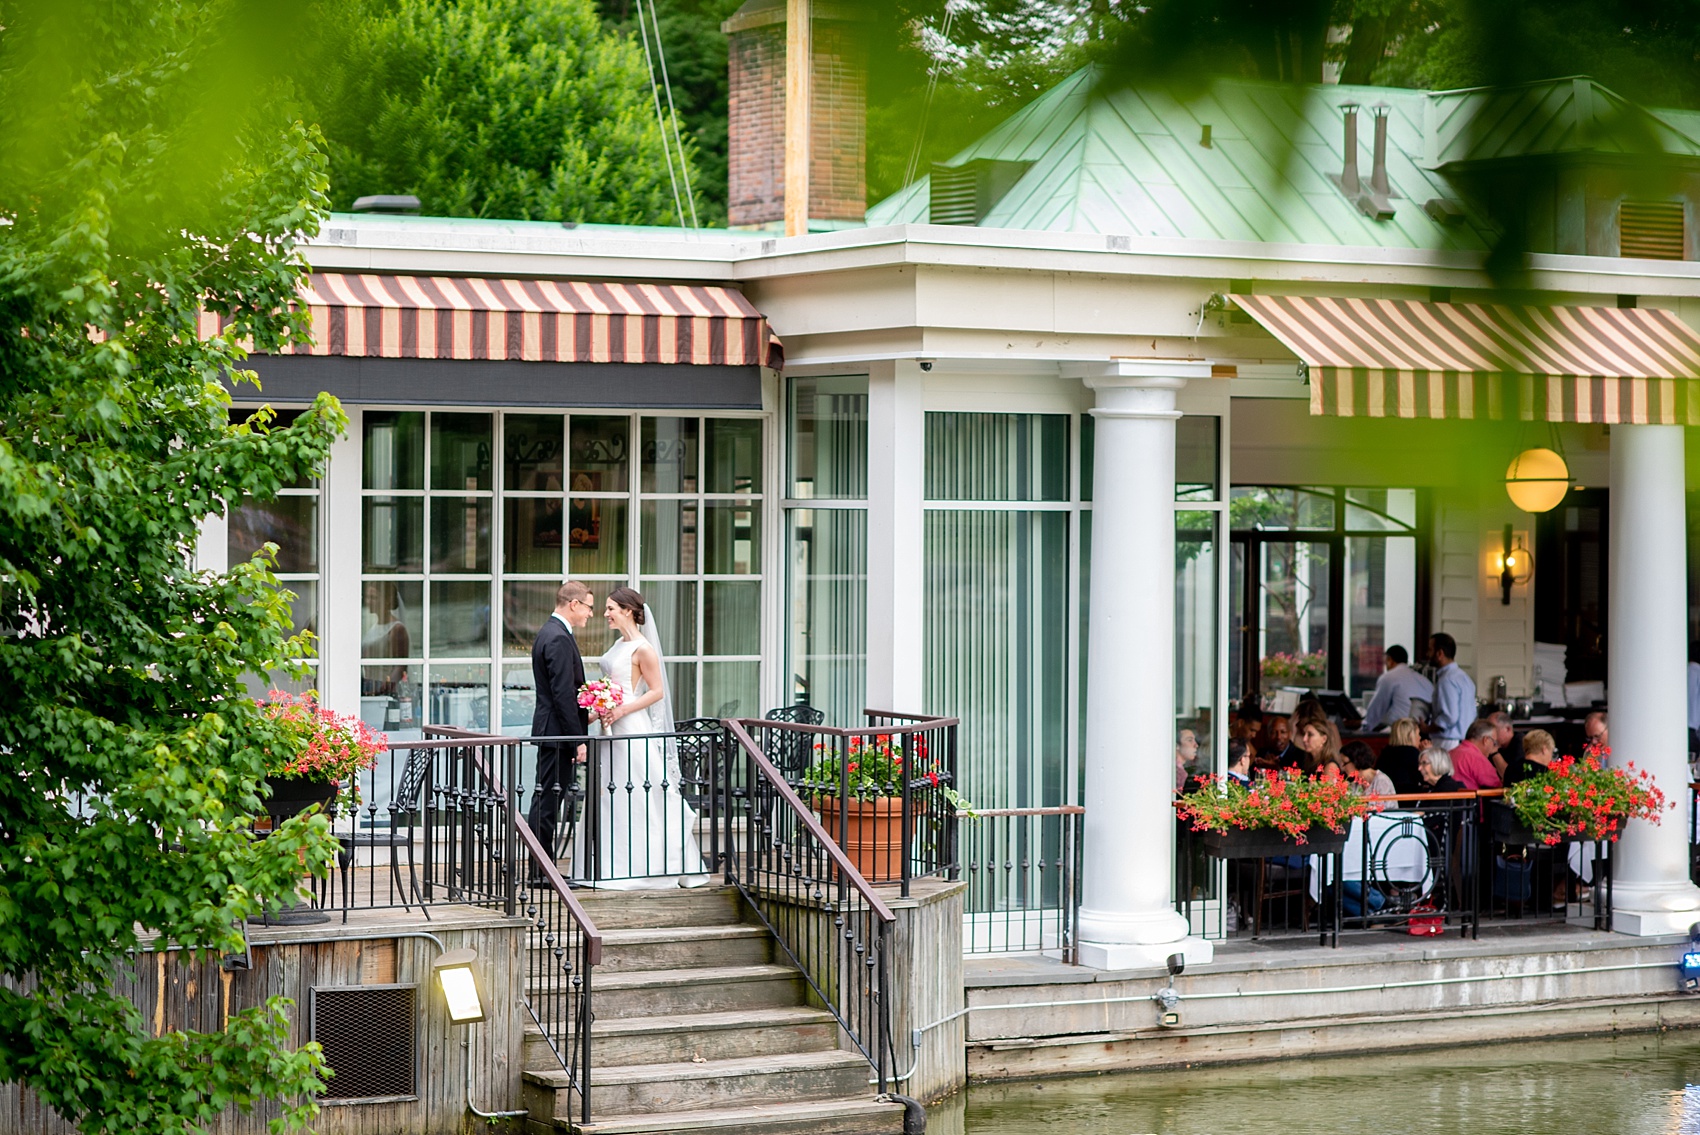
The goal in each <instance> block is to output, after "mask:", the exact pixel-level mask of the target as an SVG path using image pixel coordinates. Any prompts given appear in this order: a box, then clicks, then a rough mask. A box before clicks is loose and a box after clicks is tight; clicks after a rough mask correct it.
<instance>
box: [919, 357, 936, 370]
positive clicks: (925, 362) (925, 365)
mask: <svg viewBox="0 0 1700 1135" xmlns="http://www.w3.org/2000/svg"><path fill="white" fill-rule="evenodd" d="M921 369H922V370H932V369H933V360H931V359H922V360H921Z"/></svg>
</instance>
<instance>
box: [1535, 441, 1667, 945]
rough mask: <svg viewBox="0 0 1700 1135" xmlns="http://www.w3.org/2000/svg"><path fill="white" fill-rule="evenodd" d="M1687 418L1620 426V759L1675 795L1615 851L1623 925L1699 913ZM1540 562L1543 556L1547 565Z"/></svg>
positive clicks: (1663, 924)
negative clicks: (1691, 736)
mask: <svg viewBox="0 0 1700 1135" xmlns="http://www.w3.org/2000/svg"><path fill="white" fill-rule="evenodd" d="M1682 444H1683V442H1682V427H1681V426H1626V425H1616V426H1613V427H1612V429H1611V561H1610V562H1611V595H1610V600H1609V602H1610V616H1609V622H1610V626H1611V632H1610V634H1611V638H1610V642H1609V643H1608V651H1607V653H1608V657H1609V658H1610V664H1609V665H1610V672H1609V674H1608V677H1609V679H1610V681H1609V683H1608V688H1607V693H1608V696H1609V697H1610V699H1611V722H1610V726H1611V750H1612V756H1611V760H1612V763H1613V764H1614V765H1624V764H1626V763H1628V762H1629V761H1634V762H1635V767H1636V768H1644V769H1646V770H1647V771H1648V772H1650V773H1652V774H1653V778H1654V780H1655V781H1657V783H1658V786H1659V788H1661V789H1662V790H1663V791H1664V793H1665V795H1666V797H1667V798H1668V799H1669V800H1670V801H1671V802H1672V803H1673V804H1675V805H1676V806H1675V807H1674V808H1671V809H1670V810H1669V811H1667V812H1666V813H1665V814H1664V818H1663V821H1662V822H1661V823H1659V824H1657V825H1655V824H1651V823H1648V822H1647V821H1645V820H1635V821H1633V822H1631V823H1630V825H1629V827H1628V828H1627V829H1626V830H1625V831H1624V833H1623V837H1622V839H1621V840H1620V841H1619V843H1618V846H1617V849H1616V856H1615V858H1614V860H1613V865H1612V867H1613V876H1614V884H1613V891H1612V901H1613V905H1614V908H1615V919H1614V926H1615V928H1616V929H1617V930H1619V931H1621V932H1623V933H1625V934H1642V935H1645V934H1669V933H1680V932H1686V931H1687V930H1688V927H1689V925H1690V924H1691V923H1694V922H1697V921H1700V889H1697V888H1696V887H1695V886H1694V884H1692V883H1691V882H1689V880H1688V822H1687V819H1688V812H1687V806H1686V805H1687V797H1688V788H1687V785H1688V679H1687V674H1688V648H1687V642H1686V641H1685V640H1686V637H1687V636H1686V630H1687V626H1688V560H1687V555H1688V550H1687V545H1686V537H1685V533H1686V524H1685V521H1686V516H1685V502H1684V500H1683V454H1682ZM1536 569H1537V570H1539V565H1538V564H1537V565H1536Z"/></svg>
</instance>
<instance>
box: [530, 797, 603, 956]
mask: <svg viewBox="0 0 1700 1135" xmlns="http://www.w3.org/2000/svg"><path fill="white" fill-rule="evenodd" d="M514 829H515V830H516V831H518V832H519V838H520V839H521V841H523V842H524V844H525V846H526V848H527V849H528V850H529V851H530V852H531V858H532V859H533V860H534V861H535V862H536V864H537V866H539V867H541V868H542V869H543V878H544V879H545V880H547V882H548V883H549V887H550V889H551V890H553V891H554V892H555V896H556V897H557V898H559V899H560V900H561V903H562V905H564V906H565V907H566V908H567V910H568V911H569V912H570V913H571V914H572V917H573V921H574V922H575V923H577V924H578V928H579V930H580V931H581V932H582V933H583V934H584V940H585V945H586V948H587V951H588V956H589V959H590V964H591V965H597V964H598V963H600V962H601V961H602V932H601V931H600V930H598V929H597V928H596V923H595V922H593V921H591V918H590V915H588V914H586V913H585V910H584V907H583V906H581V905H579V901H578V899H577V898H575V897H574V896H573V892H572V889H571V888H570V887H568V886H567V881H566V880H565V879H563V878H561V872H560V871H559V870H557V869H556V867H555V861H554V860H553V859H551V858H550V857H549V853H548V852H547V851H545V850H543V841H542V840H540V839H538V838H537V833H536V832H534V831H532V830H531V825H530V824H528V823H526V822H525V817H524V816H521V815H519V814H517V813H515V815H514Z"/></svg>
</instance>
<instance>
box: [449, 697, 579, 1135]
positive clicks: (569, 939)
mask: <svg viewBox="0 0 1700 1135" xmlns="http://www.w3.org/2000/svg"><path fill="white" fill-rule="evenodd" d="M428 732H431V733H435V734H437V735H439V736H446V737H453V738H455V739H457V740H459V741H461V742H463V743H466V744H468V745H469V746H470V747H472V748H473V750H474V755H473V758H472V763H473V764H474V766H475V767H476V769H477V770H478V771H479V772H480V773H481V774H482V775H483V776H484V777H485V782H486V783H487V784H488V785H489V787H490V788H491V789H492V790H493V791H494V792H495V793H496V794H498V795H500V796H501V797H502V798H503V800H504V801H505V810H506V812H507V815H508V817H509V818H510V824H509V827H510V829H511V831H512V833H513V837H514V841H513V849H512V851H511V852H510V853H509V854H508V855H507V856H506V858H505V862H506V863H509V864H512V865H513V868H514V870H512V871H510V872H508V875H509V877H510V878H511V879H512V881H513V882H514V884H515V885H516V888H523V893H524V896H525V897H524V901H523V903H522V904H521V905H522V906H523V908H524V914H525V918H526V921H527V922H529V923H530V926H529V928H528V929H527V932H526V964H525V988H524V991H523V993H524V1003H525V1008H526V1012H527V1013H528V1014H529V1015H530V1017H531V1019H532V1021H533V1022H534V1023H535V1024H536V1025H537V1027H538V1030H539V1031H540V1032H541V1033H542V1034H543V1038H544V1041H545V1042H546V1043H547V1044H548V1045H549V1049H550V1051H552V1052H553V1053H554V1054H555V1058H556V1059H557V1060H558V1061H560V1064H561V1068H562V1069H563V1070H564V1071H565V1072H566V1073H567V1077H568V1081H569V1083H570V1085H571V1087H572V1090H573V1091H574V1092H575V1093H576V1094H577V1096H578V1104H579V1122H580V1123H581V1124H588V1123H589V1122H590V1094H591V1093H590V1069H591V1042H590V1038H591V1032H590V1026H591V1022H592V1021H594V1020H595V1013H594V1012H593V1009H592V1000H591V978H592V975H593V974H594V972H595V967H596V966H597V964H598V963H600V962H601V960H602V935H601V932H600V931H598V930H597V928H596V923H595V922H593V921H592V920H591V918H590V916H589V915H588V914H587V913H586V912H585V909H584V907H583V906H582V905H580V903H579V901H578V899H577V898H575V897H574V896H573V893H572V891H571V890H570V889H569V888H568V886H567V883H566V880H564V879H563V878H562V877H561V873H560V871H559V869H558V868H557V867H556V866H555V856H554V853H553V852H552V851H550V850H548V849H545V848H544V846H543V842H542V841H541V840H540V839H539V838H538V837H537V835H536V833H535V832H533V831H532V830H531V825H530V824H528V823H527V822H526V820H525V818H524V816H522V815H521V814H520V802H521V793H520V788H519V752H520V742H519V741H517V740H513V739H508V738H503V739H500V740H498V739H496V738H490V737H484V736H480V735H476V734H469V733H467V732H466V731H464V730H461V729H456V728H453V727H447V726H440V727H431V728H430V729H428ZM480 745H483V746H494V747H499V748H500V749H501V751H502V753H503V755H504V757H505V760H504V762H503V764H502V766H501V768H502V770H503V772H502V773H501V774H500V775H496V774H494V772H493V769H494V767H495V766H494V765H493V764H492V763H491V762H489V761H488V760H487V759H485V758H484V757H483V756H481V755H480V754H479V752H478V746H480ZM509 913H513V910H512V908H511V907H510V909H509Z"/></svg>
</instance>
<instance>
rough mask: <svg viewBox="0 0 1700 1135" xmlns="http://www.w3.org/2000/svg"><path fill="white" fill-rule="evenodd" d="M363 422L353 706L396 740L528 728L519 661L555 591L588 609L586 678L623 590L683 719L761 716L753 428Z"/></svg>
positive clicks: (758, 485)
mask: <svg viewBox="0 0 1700 1135" xmlns="http://www.w3.org/2000/svg"><path fill="white" fill-rule="evenodd" d="M364 417H365V425H364V435H365V463H366V465H365V481H364V487H363V490H362V494H363V497H364V501H363V504H364V514H365V515H364V528H363V556H364V563H363V580H364V583H365V595H366V617H365V626H364V628H363V639H362V654H363V656H364V661H365V667H364V670H363V679H362V694H363V695H364V696H366V697H370V698H382V699H385V715H386V716H385V720H386V724H387V725H388V726H389V727H390V728H391V729H400V730H404V731H405V730H410V729H418V728H420V727H421V726H422V725H423V724H424V723H425V722H427V721H429V722H430V723H432V724H448V725H459V726H463V727H466V728H476V729H489V728H493V727H494V728H501V729H503V730H506V731H509V732H513V731H519V732H524V731H525V730H527V729H529V727H530V725H531V716H532V710H533V708H534V707H535V692H534V689H533V680H532V673H531V646H532V642H533V641H534V639H535V638H536V635H537V630H538V628H539V627H541V626H542V625H543V622H544V621H545V620H546V619H548V618H549V616H550V613H551V612H552V611H553V610H554V602H555V593H556V591H557V589H558V588H559V587H560V585H561V583H562V581H563V580H565V579H577V580H580V581H582V582H584V583H586V584H588V585H589V586H590V588H591V590H592V591H593V593H594V594H595V596H596V602H597V611H596V613H595V614H594V615H593V616H592V617H591V619H590V622H589V624H588V625H587V626H585V627H584V628H582V629H581V630H580V631H579V633H578V641H579V648H580V650H581V651H582V653H583V654H584V657H585V660H586V663H587V672H588V673H589V674H590V675H591V676H595V674H596V660H597V658H599V657H600V656H601V655H602V654H603V653H604V652H605V651H606V650H607V649H608V648H609V647H610V646H611V645H612V644H613V637H612V632H610V630H609V629H608V626H607V623H606V621H605V620H604V618H603V616H602V613H601V605H602V602H603V601H604V600H605V599H606V597H607V595H608V593H609V592H610V591H612V590H613V589H614V588H616V587H620V586H631V587H635V588H637V589H638V590H639V591H641V592H642V593H643V595H644V598H645V599H646V600H647V601H648V603H649V605H650V608H651V610H652V611H653V612H654V615H655V618H656V625H657V628H658V629H659V631H660V633H661V638H662V648H663V650H664V651H665V653H666V656H667V662H668V679H669V682H670V684H671V687H672V688H671V693H672V698H673V706H674V711H675V713H676V714H677V715H678V716H679V717H680V718H684V717H692V716H696V715H697V714H698V712H699V711H701V712H711V713H712V712H724V713H726V714H737V713H759V712H760V705H759V701H760V677H761V675H760V661H761V626H762V602H761V586H762V558H761V557H762V547H761V536H762V517H761V508H762V493H761V489H762V475H763V445H764V438H763V423H762V421H761V420H760V419H759V418H734V417H708V418H704V417H695V416H691V417H671V416H666V417H664V416H641V417H640V416H636V415H631V414H609V413H583V414H569V413H534V412H525V413H520V412H502V413H497V414H489V413H484V414H472V413H460V412H451V411H435V410H434V411H367V412H366V414H365V416H364ZM493 698H494V700H493ZM492 705H494V706H496V707H497V710H496V711H495V712H492V708H491V707H492Z"/></svg>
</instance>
